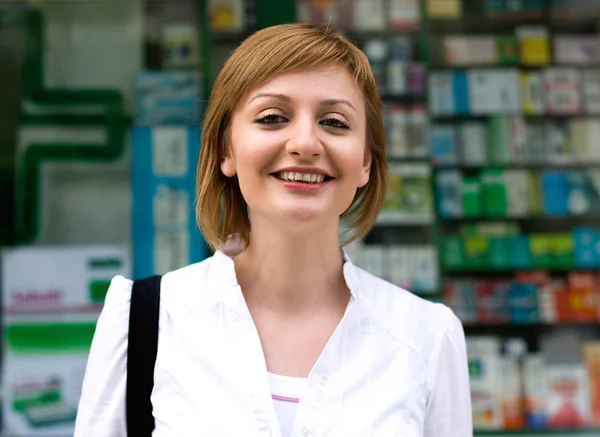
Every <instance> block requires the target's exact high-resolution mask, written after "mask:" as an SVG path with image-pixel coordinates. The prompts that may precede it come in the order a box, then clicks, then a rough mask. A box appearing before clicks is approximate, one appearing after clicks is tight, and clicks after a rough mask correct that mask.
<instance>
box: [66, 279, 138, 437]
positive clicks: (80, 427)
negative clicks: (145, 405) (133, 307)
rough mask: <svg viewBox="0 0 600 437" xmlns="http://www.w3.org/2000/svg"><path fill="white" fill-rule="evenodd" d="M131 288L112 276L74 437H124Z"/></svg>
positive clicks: (82, 395) (90, 355)
mask: <svg viewBox="0 0 600 437" xmlns="http://www.w3.org/2000/svg"><path fill="white" fill-rule="evenodd" d="M132 284H133V282H132V281H130V280H128V279H125V278H124V277H122V276H116V277H115V278H114V279H113V280H112V282H111V284H110V287H109V289H108V293H107V295H106V299H105V303H104V308H103V309H102V312H101V314H100V317H99V319H98V323H97V325H96V332H95V333H94V338H93V340H92V346H91V349H90V354H89V357H88V362H87V366H86V370H85V376H84V379H83V387H82V392H81V398H80V400H79V406H78V411H77V419H76V421H75V434H74V437H127V430H126V424H125V384H126V379H127V375H126V372H127V336H128V331H129V304H130V299H131V287H132Z"/></svg>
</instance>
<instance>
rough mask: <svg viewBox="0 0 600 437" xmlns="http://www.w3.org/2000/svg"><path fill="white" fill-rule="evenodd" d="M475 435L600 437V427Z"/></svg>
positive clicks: (480, 434)
mask: <svg viewBox="0 0 600 437" xmlns="http://www.w3.org/2000/svg"><path fill="white" fill-rule="evenodd" d="M474 436H475V437H484V436H512V437H538V436H553V437H577V436H588V437H589V436H595V437H600V428H591V429H572V430H562V429H546V430H539V431H533V430H531V431H475V433H474Z"/></svg>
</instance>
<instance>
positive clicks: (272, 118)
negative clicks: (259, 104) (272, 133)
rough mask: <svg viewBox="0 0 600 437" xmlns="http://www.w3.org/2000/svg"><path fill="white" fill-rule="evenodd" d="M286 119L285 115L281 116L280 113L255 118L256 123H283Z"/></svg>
mask: <svg viewBox="0 0 600 437" xmlns="http://www.w3.org/2000/svg"><path fill="white" fill-rule="evenodd" d="M286 121H287V119H286V118H285V117H282V116H281V115H277V114H269V115H265V116H264V117H261V118H259V119H257V120H256V122H257V123H261V124H278V123H285V122H286Z"/></svg>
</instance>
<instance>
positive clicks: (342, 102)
mask: <svg viewBox="0 0 600 437" xmlns="http://www.w3.org/2000/svg"><path fill="white" fill-rule="evenodd" d="M321 105H323V106H335V105H346V106H349V107H350V108H352V109H354V110H355V111H356V108H355V107H354V105H353V104H352V103H350V101H349V100H346V99H327V100H323V101H322V102H321Z"/></svg>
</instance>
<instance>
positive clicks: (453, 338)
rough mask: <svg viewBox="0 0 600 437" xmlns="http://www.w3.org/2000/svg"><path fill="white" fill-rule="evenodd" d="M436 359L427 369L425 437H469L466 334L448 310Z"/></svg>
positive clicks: (471, 431) (471, 419)
mask: <svg viewBox="0 0 600 437" xmlns="http://www.w3.org/2000/svg"><path fill="white" fill-rule="evenodd" d="M443 309H444V311H445V312H446V317H445V319H446V324H445V325H446V326H445V329H444V335H443V337H442V340H441V343H440V345H439V351H438V353H437V354H436V355H437V356H434V357H432V360H431V364H432V365H431V366H430V369H429V376H428V382H429V384H428V386H429V387H430V393H429V400H428V405H427V416H426V419H425V437H472V435H473V416H472V412H471V392H470V385H469V368H468V360H467V348H466V341H465V334H464V331H463V327H462V324H461V322H460V320H459V319H458V318H457V317H456V316H455V315H454V313H453V312H452V311H451V310H450V309H449V308H448V307H445V306H444V307H443Z"/></svg>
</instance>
